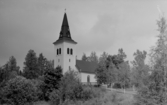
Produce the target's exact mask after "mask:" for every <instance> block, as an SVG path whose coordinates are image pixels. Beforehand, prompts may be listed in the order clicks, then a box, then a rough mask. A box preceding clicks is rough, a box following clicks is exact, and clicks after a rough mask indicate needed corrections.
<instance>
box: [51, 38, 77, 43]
mask: <svg viewBox="0 0 167 105" xmlns="http://www.w3.org/2000/svg"><path fill="white" fill-rule="evenodd" d="M62 42H69V43H73V44H77V42H75V41H74V40H72V39H69V38H65V37H64V38H59V39H58V40H56V41H55V42H54V43H53V44H59V43H62Z"/></svg>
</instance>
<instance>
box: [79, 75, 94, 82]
mask: <svg viewBox="0 0 167 105" xmlns="http://www.w3.org/2000/svg"><path fill="white" fill-rule="evenodd" d="M88 75H89V76H90V82H96V79H95V74H89V73H80V78H81V82H83V83H85V82H87V77H88Z"/></svg>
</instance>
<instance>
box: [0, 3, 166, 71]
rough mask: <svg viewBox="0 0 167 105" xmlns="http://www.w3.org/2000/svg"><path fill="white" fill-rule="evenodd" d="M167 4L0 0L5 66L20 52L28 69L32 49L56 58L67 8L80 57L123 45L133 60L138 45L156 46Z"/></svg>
mask: <svg viewBox="0 0 167 105" xmlns="http://www.w3.org/2000/svg"><path fill="white" fill-rule="evenodd" d="M166 5H167V1H166V0H0V65H1V66H2V65H4V64H5V63H6V62H7V61H8V60H9V57H10V56H14V57H15V58H16V60H17V63H18V65H19V66H20V67H21V69H22V67H23V66H24V65H23V62H24V61H25V57H26V54H27V53H28V51H29V50H30V49H32V50H34V51H35V52H36V54H37V56H38V55H39V54H40V53H43V55H44V56H45V57H46V58H48V59H49V60H52V59H54V58H55V51H54V45H53V42H54V41H56V40H57V39H58V37H59V33H60V29H61V24H62V20H63V16H64V12H65V9H66V13H67V18H68V22H69V26H70V32H71V37H72V39H73V40H75V41H76V42H78V44H77V58H78V59H81V56H82V55H83V53H86V54H87V55H90V52H92V51H95V52H96V53H97V55H101V54H102V53H103V52H104V51H105V52H107V53H108V54H111V55H114V54H117V52H118V49H119V48H123V50H124V52H125V53H126V55H127V60H129V61H132V60H133V59H134V57H133V53H134V52H135V51H136V50H137V49H139V50H141V51H143V50H145V51H147V52H148V53H149V50H150V47H152V46H154V45H155V43H156V40H157V37H156V36H157V35H158V31H157V28H158V27H157V20H158V19H159V18H160V16H161V14H162V13H164V16H165V17H166V14H167V6H166Z"/></svg>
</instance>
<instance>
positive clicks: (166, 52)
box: [136, 17, 167, 105]
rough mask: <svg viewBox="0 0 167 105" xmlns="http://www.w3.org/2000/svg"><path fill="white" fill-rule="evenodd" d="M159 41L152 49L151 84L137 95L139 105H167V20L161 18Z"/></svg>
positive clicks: (159, 22)
mask: <svg viewBox="0 0 167 105" xmlns="http://www.w3.org/2000/svg"><path fill="white" fill-rule="evenodd" d="M157 24H158V31H159V32H160V34H159V35H158V40H157V43H156V46H154V47H153V48H152V49H151V53H150V56H151V63H152V69H153V70H152V73H151V75H150V76H149V82H148V84H146V85H145V86H144V87H142V88H141V89H140V90H139V91H138V94H137V95H136V103H137V105H166V104H167V99H166V97H167V92H166V90H167V89H166V86H167V81H166V78H167V76H166V70H167V68H166V66H167V65H166V64H167V24H166V19H165V18H164V17H161V19H160V20H159V21H158V22H157Z"/></svg>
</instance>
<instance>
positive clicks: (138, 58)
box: [131, 50, 150, 88]
mask: <svg viewBox="0 0 167 105" xmlns="http://www.w3.org/2000/svg"><path fill="white" fill-rule="evenodd" d="M146 55H147V52H146V51H139V50H137V51H136V52H135V53H134V56H135V58H134V61H133V62H132V64H133V69H132V70H133V71H132V78H131V79H132V83H133V84H134V85H135V86H136V87H138V88H140V87H142V86H143V85H145V84H147V82H148V76H149V70H150V69H149V66H148V65H146V64H145V59H146Z"/></svg>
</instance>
